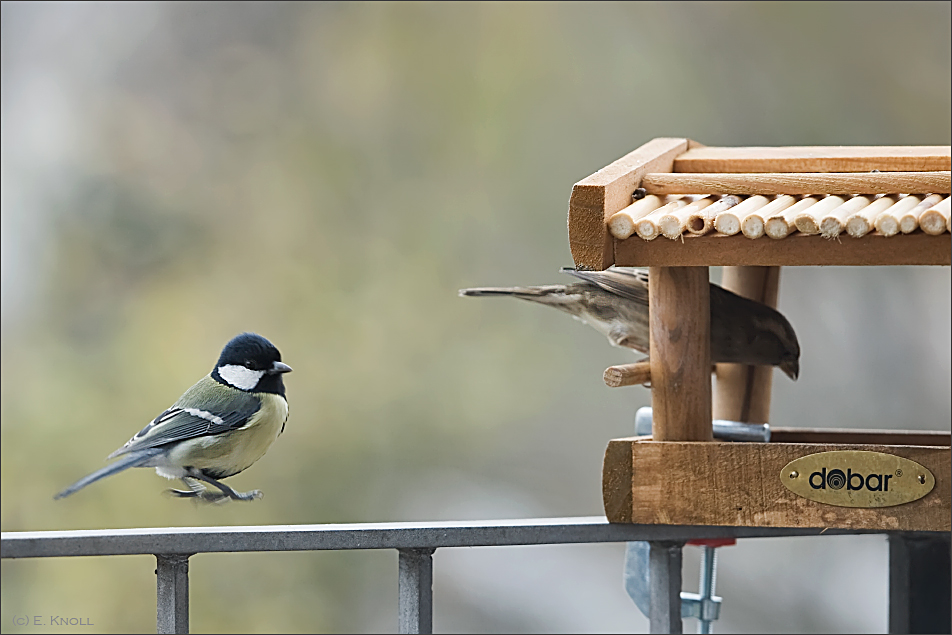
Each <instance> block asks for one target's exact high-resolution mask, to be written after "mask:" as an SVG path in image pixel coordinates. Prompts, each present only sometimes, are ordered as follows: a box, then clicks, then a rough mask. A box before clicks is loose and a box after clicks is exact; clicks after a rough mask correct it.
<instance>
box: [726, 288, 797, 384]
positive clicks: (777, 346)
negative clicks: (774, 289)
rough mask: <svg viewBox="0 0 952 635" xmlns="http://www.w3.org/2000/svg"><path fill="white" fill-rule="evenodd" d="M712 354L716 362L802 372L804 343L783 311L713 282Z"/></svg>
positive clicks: (792, 373) (790, 373)
mask: <svg viewBox="0 0 952 635" xmlns="http://www.w3.org/2000/svg"><path fill="white" fill-rule="evenodd" d="M711 357H712V358H713V359H714V361H718V362H729V363H737V364H753V365H757V366H779V367H780V370H782V371H783V372H784V373H786V374H787V376H788V377H790V379H793V380H794V381H796V379H797V377H798V376H799V375H800V343H799V342H798V341H797V334H796V332H794V330H793V326H791V325H790V322H789V321H787V318H785V317H784V316H783V315H782V314H781V313H780V312H779V311H776V310H775V309H772V308H770V307H769V306H767V305H765V304H761V303H759V302H754V301H753V300H748V299H747V298H742V297H740V296H739V295H736V294H734V293H731V292H730V291H727V290H726V289H722V288H720V287H717V286H715V285H711Z"/></svg>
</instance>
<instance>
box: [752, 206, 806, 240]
mask: <svg viewBox="0 0 952 635" xmlns="http://www.w3.org/2000/svg"><path fill="white" fill-rule="evenodd" d="M816 202H817V198H816V197H815V196H808V197H806V198H803V199H800V200H799V201H797V202H796V203H794V204H793V205H791V206H790V207H788V208H787V209H785V210H783V211H782V212H780V213H778V214H774V215H773V216H771V217H770V218H767V219H766V220H764V233H766V234H767V235H768V236H770V237H771V238H774V239H780V238H786V237H787V235H788V234H789V233H790V232H791V231H792V230H793V229H795V228H796V223H795V221H796V218H797V215H798V214H801V213H803V212H805V211H807V210H808V209H809V208H811V207H812V206H813V205H815V204H816Z"/></svg>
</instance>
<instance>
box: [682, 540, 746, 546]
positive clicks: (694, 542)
mask: <svg viewBox="0 0 952 635" xmlns="http://www.w3.org/2000/svg"><path fill="white" fill-rule="evenodd" d="M688 544H689V545H697V546H698V547H731V546H733V545H736V544H737V539H736V538H709V539H707V540H705V539H703V538H702V539H698V540H688Z"/></svg>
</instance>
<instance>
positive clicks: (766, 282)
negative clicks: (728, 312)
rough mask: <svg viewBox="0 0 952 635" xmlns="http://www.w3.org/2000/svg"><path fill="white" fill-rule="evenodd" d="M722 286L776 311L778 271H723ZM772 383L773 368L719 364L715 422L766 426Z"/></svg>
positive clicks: (773, 268)
mask: <svg viewBox="0 0 952 635" xmlns="http://www.w3.org/2000/svg"><path fill="white" fill-rule="evenodd" d="M721 286H722V287H724V288H725V289H727V290H728V291H733V292H734V293H736V294H737V295H739V296H743V297H745V298H750V299H751V300H756V301H757V302H762V303H763V304H766V305H767V306H769V307H773V308H776V307H777V296H778V293H779V290H780V267H724V277H723V278H722V279H721ZM772 381H773V367H772V366H747V365H745V364H718V365H717V390H716V392H715V397H714V418H715V419H727V420H728V421H746V422H749V423H767V422H768V421H769V419H770V386H771V382H772Z"/></svg>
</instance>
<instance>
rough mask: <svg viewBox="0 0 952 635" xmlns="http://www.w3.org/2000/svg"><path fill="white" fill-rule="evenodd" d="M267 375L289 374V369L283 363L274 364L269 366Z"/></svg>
mask: <svg viewBox="0 0 952 635" xmlns="http://www.w3.org/2000/svg"><path fill="white" fill-rule="evenodd" d="M267 372H268V374H269V375H279V374H281V373H290V372H291V367H290V366H288V365H287V364H285V363H284V362H275V363H273V364H272V365H271V368H269V369H268V371H267Z"/></svg>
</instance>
